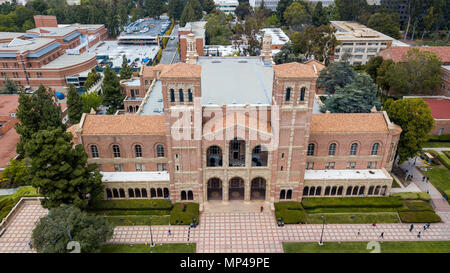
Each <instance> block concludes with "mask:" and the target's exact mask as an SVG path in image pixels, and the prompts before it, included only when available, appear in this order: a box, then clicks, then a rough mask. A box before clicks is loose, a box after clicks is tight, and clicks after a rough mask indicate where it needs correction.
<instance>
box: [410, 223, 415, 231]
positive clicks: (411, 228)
mask: <svg viewBox="0 0 450 273" xmlns="http://www.w3.org/2000/svg"><path fill="white" fill-rule="evenodd" d="M413 229H414V225H413V224H411V226H410V227H409V232H412V231H413Z"/></svg>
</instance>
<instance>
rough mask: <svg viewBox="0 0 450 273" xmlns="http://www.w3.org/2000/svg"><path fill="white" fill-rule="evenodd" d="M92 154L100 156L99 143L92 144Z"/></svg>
mask: <svg viewBox="0 0 450 273" xmlns="http://www.w3.org/2000/svg"><path fill="white" fill-rule="evenodd" d="M91 155H92V157H98V148H97V145H91Z"/></svg>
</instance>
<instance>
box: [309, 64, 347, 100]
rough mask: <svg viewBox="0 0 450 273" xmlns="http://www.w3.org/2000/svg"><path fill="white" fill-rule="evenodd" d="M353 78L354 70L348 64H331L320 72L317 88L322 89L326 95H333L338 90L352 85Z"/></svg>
mask: <svg viewBox="0 0 450 273" xmlns="http://www.w3.org/2000/svg"><path fill="white" fill-rule="evenodd" d="M355 76H356V73H355V70H353V68H352V67H351V66H350V65H349V64H348V63H345V62H336V63H332V64H330V65H329V66H327V67H325V68H324V69H322V70H321V71H320V76H319V77H318V78H317V88H320V89H324V90H325V92H326V93H328V94H334V93H335V92H336V90H337V89H338V88H342V87H344V86H346V85H347V84H349V83H352V82H353V81H354V79H355Z"/></svg>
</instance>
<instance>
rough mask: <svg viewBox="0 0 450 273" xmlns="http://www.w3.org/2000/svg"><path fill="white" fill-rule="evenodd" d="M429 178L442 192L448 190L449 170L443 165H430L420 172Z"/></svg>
mask: <svg viewBox="0 0 450 273" xmlns="http://www.w3.org/2000/svg"><path fill="white" fill-rule="evenodd" d="M422 173H423V174H424V175H425V176H428V177H429V178H430V182H431V183H432V184H433V185H434V186H435V187H436V188H437V189H438V190H439V191H440V192H441V193H442V194H443V193H444V191H446V190H450V170H449V169H447V168H446V167H445V166H435V167H430V168H428V170H427V171H426V172H422Z"/></svg>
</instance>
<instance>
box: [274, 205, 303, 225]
mask: <svg viewBox="0 0 450 273" xmlns="http://www.w3.org/2000/svg"><path fill="white" fill-rule="evenodd" d="M275 217H276V218H277V219H278V218H281V219H282V221H283V222H284V223H285V224H304V223H306V213H305V211H304V210H299V209H286V208H284V209H280V210H277V211H275Z"/></svg>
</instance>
